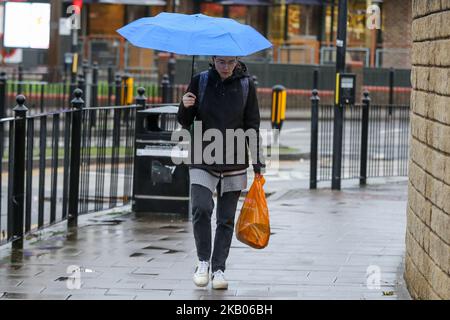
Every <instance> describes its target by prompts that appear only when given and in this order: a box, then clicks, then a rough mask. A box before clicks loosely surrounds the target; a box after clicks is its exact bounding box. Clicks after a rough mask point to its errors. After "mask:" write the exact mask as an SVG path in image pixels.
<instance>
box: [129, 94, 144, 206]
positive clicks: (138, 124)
mask: <svg viewBox="0 0 450 320" xmlns="http://www.w3.org/2000/svg"><path fill="white" fill-rule="evenodd" d="M137 93H138V95H137V96H136V98H135V100H136V105H137V108H136V116H135V120H134V121H135V126H134V128H135V129H134V151H133V190H132V191H131V199H132V202H131V203H132V205H131V209H132V210H133V211H134V195H135V190H136V172H135V170H136V132H142V126H143V123H142V121H140V120H141V118H140V117H138V111H140V110H144V109H145V106H146V103H147V97H146V96H145V89H144V88H142V87H140V88H138V89H137Z"/></svg>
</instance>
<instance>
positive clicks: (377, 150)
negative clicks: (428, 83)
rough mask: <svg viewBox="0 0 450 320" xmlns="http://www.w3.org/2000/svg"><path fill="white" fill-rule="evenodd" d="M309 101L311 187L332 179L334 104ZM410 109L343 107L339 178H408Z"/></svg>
mask: <svg viewBox="0 0 450 320" xmlns="http://www.w3.org/2000/svg"><path fill="white" fill-rule="evenodd" d="M319 101H320V100H318V94H317V91H315V93H314V95H313V98H312V111H311V112H312V117H311V130H312V131H311V169H310V173H311V175H310V186H311V188H315V187H316V186H317V182H319V181H329V180H332V166H333V130H334V128H333V120H334V108H335V106H334V105H327V104H320V103H319ZM409 111H410V110H409V106H408V105H372V104H370V99H369V95H368V93H366V94H365V99H364V101H363V104H355V105H349V106H345V107H344V122H343V138H342V142H343V147H342V160H341V179H360V183H361V184H365V183H366V180H367V178H375V177H393V176H407V174H408V152H409V144H408V141H409Z"/></svg>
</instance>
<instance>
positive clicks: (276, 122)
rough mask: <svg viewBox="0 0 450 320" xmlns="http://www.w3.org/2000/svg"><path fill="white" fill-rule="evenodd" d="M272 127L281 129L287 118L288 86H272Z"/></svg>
mask: <svg viewBox="0 0 450 320" xmlns="http://www.w3.org/2000/svg"><path fill="white" fill-rule="evenodd" d="M271 119H272V128H277V129H279V130H280V129H281V126H282V125H283V121H284V120H285V119H286V88H285V87H283V86H282V85H276V86H274V87H273V88H272V116H271Z"/></svg>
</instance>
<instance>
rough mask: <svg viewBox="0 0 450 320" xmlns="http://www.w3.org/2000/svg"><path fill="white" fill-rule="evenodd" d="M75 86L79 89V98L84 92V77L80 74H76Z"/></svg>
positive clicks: (82, 96)
mask: <svg viewBox="0 0 450 320" xmlns="http://www.w3.org/2000/svg"><path fill="white" fill-rule="evenodd" d="M77 88H78V89H80V90H81V98H84V95H85V94H86V90H85V89H86V79H84V76H83V75H82V74H79V75H78V79H77ZM74 93H75V91H74ZM71 103H72V102H71Z"/></svg>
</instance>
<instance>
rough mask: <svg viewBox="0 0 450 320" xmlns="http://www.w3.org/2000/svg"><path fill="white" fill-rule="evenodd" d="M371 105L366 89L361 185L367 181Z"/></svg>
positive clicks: (362, 127)
mask: <svg viewBox="0 0 450 320" xmlns="http://www.w3.org/2000/svg"><path fill="white" fill-rule="evenodd" d="M369 107H370V97H369V92H368V91H364V98H363V110H362V124H361V163H360V177H359V184H360V185H361V186H364V185H366V183H367V149H368V142H369V141H368V140H369Z"/></svg>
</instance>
